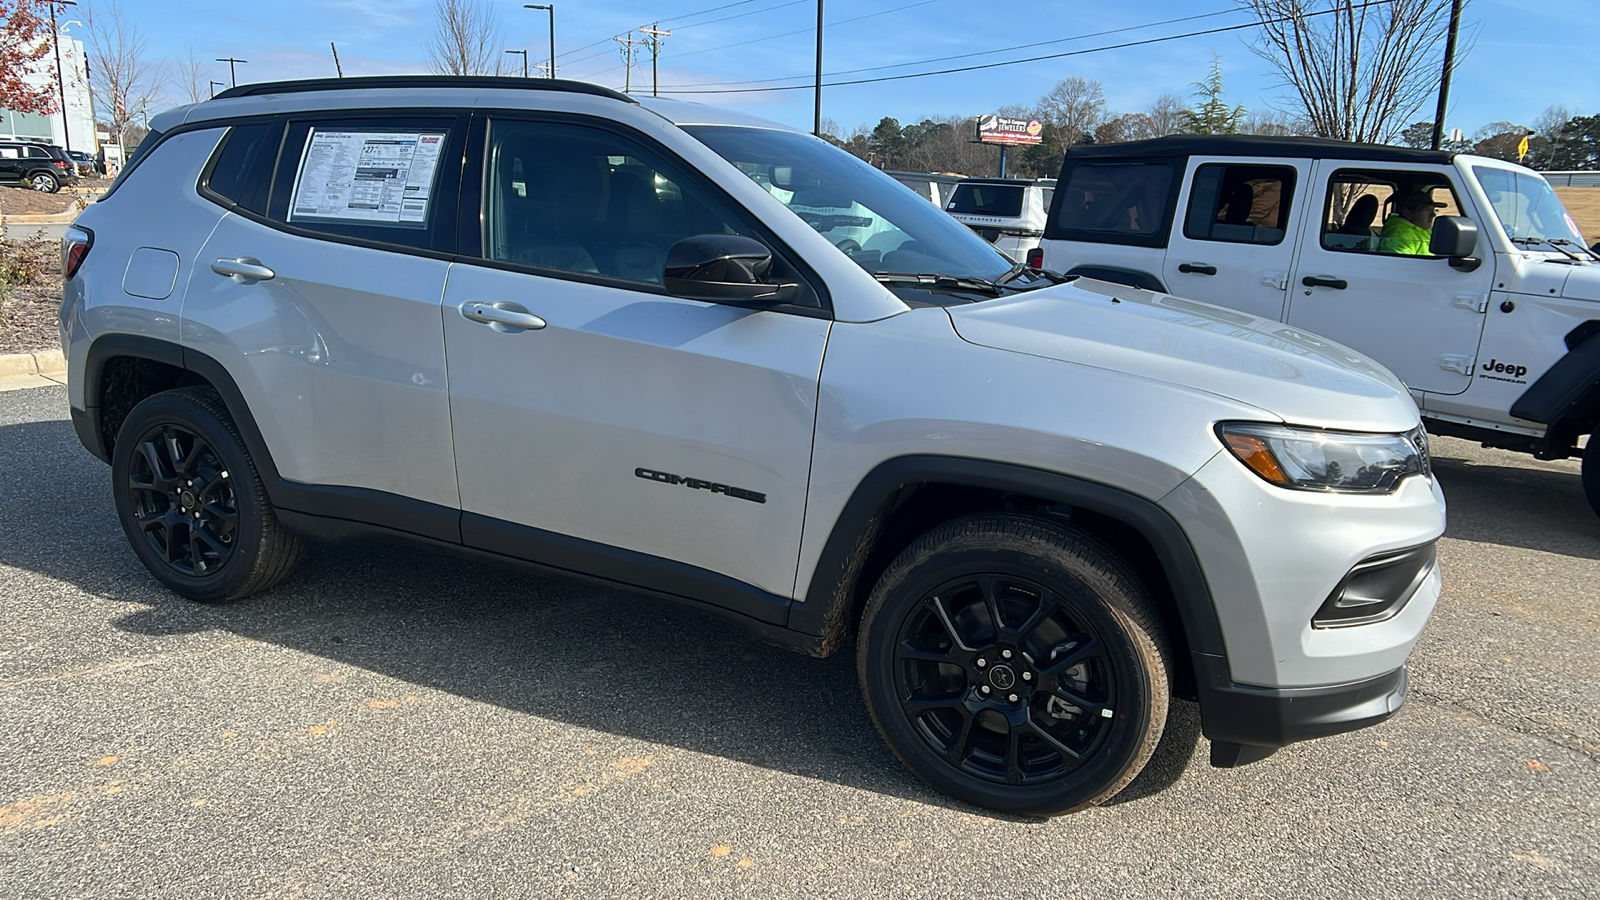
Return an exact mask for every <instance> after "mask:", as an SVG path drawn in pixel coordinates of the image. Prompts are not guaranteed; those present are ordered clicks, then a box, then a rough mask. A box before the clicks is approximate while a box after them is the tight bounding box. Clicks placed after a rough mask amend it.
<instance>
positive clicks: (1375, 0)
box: [661, 0, 1395, 94]
mask: <svg viewBox="0 0 1600 900" xmlns="http://www.w3.org/2000/svg"><path fill="white" fill-rule="evenodd" d="M1393 2H1395V0H1368V2H1366V3H1361V4H1357V5H1354V6H1350V7H1336V8H1334V9H1325V10H1322V11H1320V12H1313V13H1304V14H1301V15H1298V16H1292V17H1287V16H1286V17H1282V18H1278V19H1266V20H1263V21H1260V22H1249V23H1246V24H1244V25H1227V26H1224V27H1221V28H1208V29H1205V30H1203V31H1190V32H1185V33H1183V34H1172V35H1166V36H1165V37H1157V38H1146V39H1145V40H1142V41H1126V42H1124V43H1121V44H1109V45H1107V46H1104V47H1089V48H1087V49H1084V50H1068V51H1066V52H1064V53H1047V54H1045V55H1043V56H1030V57H1027V58H1024V59H1012V60H1002V61H1001V62H992V63H981V64H979V65H975V66H958V67H956V68H952V69H936V70H934V71H932V72H911V73H908V74H905V75H884V76H882V77H879V78H858V79H854V80H851V81H833V82H827V83H825V84H823V87H846V86H849V85H857V84H878V83H880V82H885V81H904V80H906V79H909V78H927V77H929V76H932V75H953V74H956V73H959V72H976V71H978V70H980V69H998V68H1002V67H1004V66H1019V65H1022V64H1024V63H1031V62H1041V61H1043V60H1047V59H1064V58H1066V57H1069V56H1083V55H1085V54H1088V53H1102V52H1104V51H1107V50H1125V49H1128V48H1130V47H1145V46H1148V45H1150V44H1162V43H1166V42H1168V41H1177V40H1183V39H1185V38H1192V37H1204V36H1206V35H1212V34H1226V33H1227V32H1230V31H1242V30H1244V29H1246V28H1257V27H1260V26H1261V25H1267V24H1273V23H1276V22H1288V21H1297V20H1303V19H1311V18H1316V17H1318V16H1326V15H1331V14H1333V13H1346V14H1348V13H1349V12H1350V11H1351V10H1356V9H1366V8H1368V7H1372V6H1387V5H1388V4H1390V3H1393ZM1008 49H1012V50H1017V49H1021V47H1012V48H1008ZM811 88H812V85H809V84H798V85H784V86H779V87H758V88H723V89H721V90H682V89H679V90H673V89H671V88H664V89H662V91H661V93H663V94H765V93H771V92H775V91H803V90H810V89H811Z"/></svg>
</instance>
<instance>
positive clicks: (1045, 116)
mask: <svg viewBox="0 0 1600 900" xmlns="http://www.w3.org/2000/svg"><path fill="white" fill-rule="evenodd" d="M1105 111H1106V95H1105V91H1104V90H1103V89H1102V88H1101V86H1100V82H1099V81H1096V80H1095V79H1093V78H1081V77H1079V76H1077V75H1073V76H1071V77H1069V78H1063V79H1061V80H1060V81H1058V82H1056V86H1055V87H1053V88H1051V89H1050V93H1048V94H1045V95H1044V96H1043V97H1040V98H1039V118H1040V120H1041V121H1043V122H1044V124H1045V125H1047V126H1049V127H1050V128H1052V129H1053V130H1054V131H1055V137H1056V139H1057V140H1059V141H1060V142H1061V144H1062V146H1070V145H1072V144H1075V143H1077V142H1078V141H1079V140H1082V139H1083V136H1084V135H1086V134H1092V133H1093V132H1094V126H1095V125H1098V124H1099V122H1100V117H1101V116H1103V115H1105Z"/></svg>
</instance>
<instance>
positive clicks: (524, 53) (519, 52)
mask: <svg viewBox="0 0 1600 900" xmlns="http://www.w3.org/2000/svg"><path fill="white" fill-rule="evenodd" d="M506 53H507V54H509V55H512V56H521V57H522V77H523V78H527V77H528V51H526V50H507V51H506Z"/></svg>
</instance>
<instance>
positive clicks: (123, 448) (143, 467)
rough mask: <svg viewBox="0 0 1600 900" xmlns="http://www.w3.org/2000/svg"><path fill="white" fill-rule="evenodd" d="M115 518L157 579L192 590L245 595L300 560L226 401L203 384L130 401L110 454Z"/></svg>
mask: <svg viewBox="0 0 1600 900" xmlns="http://www.w3.org/2000/svg"><path fill="white" fill-rule="evenodd" d="M111 478H112V488H113V493H114V496H115V499H116V506H117V518H118V519H119V520H121V522H122V529H123V531H124V532H125V533H126V534H127V536H128V541H129V543H130V544H132V545H133V550H134V552H135V553H136V554H138V556H139V560H140V562H142V563H144V565H145V568H147V569H149V570H150V574H152V575H154V576H155V577H156V580H157V581H160V582H161V583H162V584H164V585H166V586H167V587H169V588H171V589H172V590H173V591H176V592H177V593H179V594H182V595H183V596H185V597H188V598H190V599H192V600H199V601H202V602H207V603H220V602H226V601H229V600H238V599H241V598H243V597H248V596H249V595H251V594H254V593H256V592H258V591H263V590H266V589H267V588H269V587H271V586H272V585H274V584H277V583H278V582H279V581H281V580H283V578H284V577H285V576H287V575H288V574H289V573H290V572H291V571H293V569H294V567H295V565H296V564H297V563H298V562H299V561H300V556H301V554H302V552H303V544H302V542H301V540H300V538H299V537H298V536H296V535H294V534H293V533H291V532H289V531H287V530H285V529H284V527H283V526H282V525H281V524H279V522H278V517H277V516H276V515H275V514H274V513H273V511H272V506H271V504H270V503H269V502H268V500H267V494H266V490H265V489H264V488H263V487H262V485H261V479H260V477H259V476H258V475H257V474H256V469H255V464H254V463H253V462H252V461H251V459H250V454H249V453H248V451H246V449H245V447H244V442H243V441H241V440H240V439H239V431H238V429H237V428H235V427H234V424H233V420H232V418H231V417H230V416H229V415H228V411H227V408H226V407H224V406H223V404H222V399H221V398H220V397H218V396H217V394H216V392H215V391H212V390H211V389H209V388H179V389H177V390H173V391H167V392H165V393H161V394H156V395H155V396H153V397H150V398H148V399H146V400H145V401H143V402H142V403H140V404H139V405H138V406H136V407H134V408H133V411H132V412H131V413H129V414H128V418H127V419H126V420H125V421H124V422H123V423H122V428H121V430H120V431H118V433H117V443H116V448H115V449H114V451H113V453H112V459H111Z"/></svg>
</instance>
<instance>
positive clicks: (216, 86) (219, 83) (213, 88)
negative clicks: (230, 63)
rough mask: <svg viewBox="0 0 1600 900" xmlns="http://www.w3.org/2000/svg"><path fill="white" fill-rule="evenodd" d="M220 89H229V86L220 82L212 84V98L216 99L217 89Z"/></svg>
mask: <svg viewBox="0 0 1600 900" xmlns="http://www.w3.org/2000/svg"><path fill="white" fill-rule="evenodd" d="M219 87H227V85H225V84H223V83H222V82H220V81H213V82H211V96H213V97H215V96H216V95H217V88H219Z"/></svg>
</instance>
